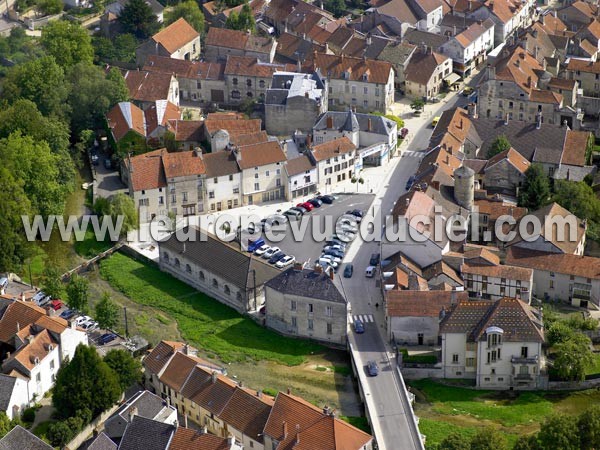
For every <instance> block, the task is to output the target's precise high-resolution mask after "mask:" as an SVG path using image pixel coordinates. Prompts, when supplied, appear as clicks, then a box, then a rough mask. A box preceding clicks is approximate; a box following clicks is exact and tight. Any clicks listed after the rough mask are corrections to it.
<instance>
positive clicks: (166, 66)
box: [143, 55, 225, 80]
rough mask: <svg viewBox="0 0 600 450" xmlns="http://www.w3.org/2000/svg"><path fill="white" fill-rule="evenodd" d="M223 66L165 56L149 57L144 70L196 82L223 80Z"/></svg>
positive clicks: (215, 63)
mask: <svg viewBox="0 0 600 450" xmlns="http://www.w3.org/2000/svg"><path fill="white" fill-rule="evenodd" d="M224 69H225V64H222V63H217V62H204V61H188V60H185V59H175V58H169V57H167V56H158V55H150V56H148V58H146V63H145V64H144V69H143V70H145V71H147V72H161V73H167V74H173V75H176V76H177V77H180V78H189V79H197V80H223V70H224Z"/></svg>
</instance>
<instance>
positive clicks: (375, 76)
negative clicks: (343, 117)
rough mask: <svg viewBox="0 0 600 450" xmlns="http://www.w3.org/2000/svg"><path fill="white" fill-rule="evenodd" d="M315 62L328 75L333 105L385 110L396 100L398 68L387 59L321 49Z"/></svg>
mask: <svg viewBox="0 0 600 450" xmlns="http://www.w3.org/2000/svg"><path fill="white" fill-rule="evenodd" d="M311 66H312V70H314V71H318V72H319V73H321V74H323V76H325V77H326V78H327V82H328V84H329V88H328V89H329V109H333V110H335V109H338V110H339V109H343V110H346V109H347V108H348V107H353V108H356V109H357V110H358V111H360V112H372V111H379V112H383V113H385V112H387V111H388V110H389V109H390V107H391V105H392V103H393V102H394V69H393V68H392V65H391V64H390V63H389V62H387V61H376V60H373V59H363V58H352V57H348V56H343V55H342V56H335V55H328V54H324V53H317V54H316V55H315V56H314V62H313V63H312V65H311Z"/></svg>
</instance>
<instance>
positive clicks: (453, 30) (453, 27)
mask: <svg viewBox="0 0 600 450" xmlns="http://www.w3.org/2000/svg"><path fill="white" fill-rule="evenodd" d="M452 36H456V25H452Z"/></svg>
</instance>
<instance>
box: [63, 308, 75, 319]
mask: <svg viewBox="0 0 600 450" xmlns="http://www.w3.org/2000/svg"><path fill="white" fill-rule="evenodd" d="M74 315H75V311H73V310H72V309H65V310H64V311H63V312H61V313H60V317H62V318H63V319H70V318H71V317H73V316H74Z"/></svg>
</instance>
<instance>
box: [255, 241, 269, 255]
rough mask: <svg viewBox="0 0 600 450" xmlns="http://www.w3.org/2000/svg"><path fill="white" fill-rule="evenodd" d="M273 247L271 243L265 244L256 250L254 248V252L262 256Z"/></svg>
mask: <svg viewBox="0 0 600 450" xmlns="http://www.w3.org/2000/svg"><path fill="white" fill-rule="evenodd" d="M270 248H271V246H270V245H266V244H265V245H263V246H262V247H258V248H257V249H256V250H254V254H255V255H256V256H260V255H263V254H264V253H265V252H266V251H267V250H269V249H270Z"/></svg>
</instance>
